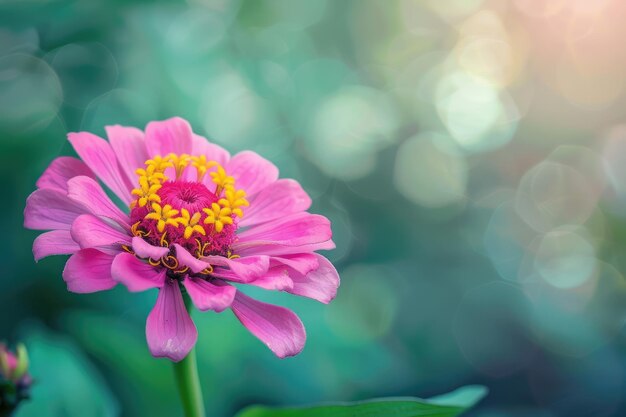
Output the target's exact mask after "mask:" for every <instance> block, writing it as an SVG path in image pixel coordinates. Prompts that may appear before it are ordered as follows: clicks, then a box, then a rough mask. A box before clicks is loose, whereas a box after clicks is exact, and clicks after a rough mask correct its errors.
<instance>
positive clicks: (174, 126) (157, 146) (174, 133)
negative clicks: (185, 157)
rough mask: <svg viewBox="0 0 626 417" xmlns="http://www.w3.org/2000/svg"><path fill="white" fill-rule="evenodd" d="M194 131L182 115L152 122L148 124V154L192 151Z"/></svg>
mask: <svg viewBox="0 0 626 417" xmlns="http://www.w3.org/2000/svg"><path fill="white" fill-rule="evenodd" d="M191 138H192V131H191V126H190V125H189V123H188V122H187V121H186V120H184V119H181V118H180V117H173V118H171V119H167V120H163V121H158V122H150V123H148V125H147V126H146V148H147V149H148V155H149V156H151V157H153V156H157V155H160V156H165V155H167V154H169V153H172V152H173V153H175V154H177V155H180V154H183V153H186V154H190V153H191V151H192V139H191Z"/></svg>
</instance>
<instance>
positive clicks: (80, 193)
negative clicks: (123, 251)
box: [67, 176, 130, 229]
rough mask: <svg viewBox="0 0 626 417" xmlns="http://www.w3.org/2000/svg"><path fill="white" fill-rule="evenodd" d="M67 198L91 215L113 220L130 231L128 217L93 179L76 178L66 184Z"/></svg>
mask: <svg viewBox="0 0 626 417" xmlns="http://www.w3.org/2000/svg"><path fill="white" fill-rule="evenodd" d="M67 196H68V197H69V198H70V199H72V200H74V201H75V202H77V203H79V204H82V205H83V206H85V207H86V208H87V210H89V212H90V213H91V214H94V215H96V216H104V217H108V218H110V219H113V220H115V221H116V222H117V223H119V224H120V225H122V226H124V227H126V228H128V229H130V225H129V223H128V222H129V220H130V219H129V217H128V215H127V214H125V213H124V212H123V211H122V210H120V209H119V207H117V206H116V205H115V204H114V203H113V202H112V201H111V199H110V198H109V196H108V195H106V193H105V192H104V190H103V189H102V187H100V184H98V183H97V182H96V181H95V180H94V179H92V178H89V177H84V176H78V177H74V178H72V179H70V180H69V181H68V182H67Z"/></svg>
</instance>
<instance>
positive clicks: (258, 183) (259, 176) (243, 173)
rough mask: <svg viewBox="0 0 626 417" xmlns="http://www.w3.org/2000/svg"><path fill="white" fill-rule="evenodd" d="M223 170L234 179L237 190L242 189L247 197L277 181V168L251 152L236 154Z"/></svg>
mask: <svg viewBox="0 0 626 417" xmlns="http://www.w3.org/2000/svg"><path fill="white" fill-rule="evenodd" d="M225 168H226V172H228V174H229V175H232V176H233V177H234V178H235V185H236V186H237V188H241V189H243V190H244V191H245V192H246V193H247V194H248V196H249V197H252V196H253V195H254V194H256V193H258V192H259V191H261V190H262V189H263V188H265V187H267V186H268V185H270V184H271V183H273V182H274V181H276V180H277V179H278V168H276V166H275V165H274V164H272V163H271V162H270V161H268V160H267V159H265V158H263V157H261V156H259V155H258V154H257V153H255V152H252V151H243V152H240V153H238V154H237V155H235V156H234V157H233V158H232V159H231V160H230V161H229V162H228V164H226V167H225Z"/></svg>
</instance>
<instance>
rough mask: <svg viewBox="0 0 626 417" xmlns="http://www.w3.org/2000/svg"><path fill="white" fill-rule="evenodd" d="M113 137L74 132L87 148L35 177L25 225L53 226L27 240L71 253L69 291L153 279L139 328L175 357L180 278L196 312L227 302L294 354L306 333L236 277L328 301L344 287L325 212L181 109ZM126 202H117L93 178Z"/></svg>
mask: <svg viewBox="0 0 626 417" xmlns="http://www.w3.org/2000/svg"><path fill="white" fill-rule="evenodd" d="M106 132H107V136H108V139H109V140H108V142H107V141H106V140H104V139H102V138H100V137H98V136H95V135H93V134H91V133H87V132H80V133H70V134H69V135H68V136H69V141H70V143H71V144H72V146H73V147H74V149H75V150H76V153H77V154H78V155H79V156H80V158H81V159H82V161H81V160H79V159H76V158H71V157H59V158H57V159H55V160H54V161H53V162H52V163H51V164H50V166H49V167H48V169H47V170H46V171H45V172H44V173H43V175H42V176H41V178H40V179H39V180H38V181H37V187H38V189H37V191H35V192H34V193H32V194H31V195H30V196H29V198H28V201H27V203H26V209H25V211H24V225H25V226H26V227H28V228H31V229H38V230H50V231H49V232H46V233H43V234H42V235H40V236H39V237H37V239H36V240H35V242H34V244H33V254H34V256H35V259H36V260H39V259H41V258H43V257H46V256H49V255H60V254H69V255H71V257H70V258H69V259H68V261H67V263H66V265H65V269H64V271H63V279H64V280H65V282H66V283H67V287H68V290H69V291H73V292H77V293H90V292H95V291H102V290H107V289H110V288H112V287H114V286H115V285H116V284H117V283H122V284H124V285H125V286H126V287H127V288H128V289H129V290H130V291H144V290H147V289H150V288H158V289H159V293H158V297H157V300H156V304H155V306H154V308H153V309H152V311H151V312H150V314H149V315H148V319H147V323H146V337H147V340H148V346H149V348H150V351H151V352H152V354H153V355H154V356H157V357H168V358H170V359H171V360H173V361H180V360H181V359H183V358H184V357H185V356H186V355H187V353H189V351H190V350H191V349H192V348H193V346H194V344H195V343H196V339H197V330H196V327H195V325H194V323H193V321H192V320H191V318H190V317H189V314H188V313H187V310H186V308H185V305H184V301H183V296H182V293H181V288H184V290H185V291H186V292H187V294H188V295H189V297H190V298H191V300H192V301H193V303H194V304H195V306H196V307H197V308H198V309H199V310H202V311H206V310H213V311H216V312H221V311H223V310H225V309H227V308H230V309H231V310H232V311H233V313H234V314H235V316H237V318H238V319H239V321H241V323H242V324H243V325H244V326H245V327H246V328H248V330H249V331H250V332H251V333H252V334H254V335H255V336H256V337H258V338H259V339H260V340H261V341H262V342H263V343H265V344H266V345H267V346H268V347H269V348H270V349H271V350H272V351H273V352H274V353H275V354H276V355H277V356H279V357H281V358H283V357H286V356H292V355H296V354H297V353H299V352H300V351H301V350H302V348H303V347H304V342H305V339H306V334H305V330H304V327H303V325H302V322H301V321H300V319H299V318H298V316H296V315H295V314H294V313H293V312H292V311H290V310H288V309H286V308H283V307H278V306H275V305H271V304H266V303H262V302H260V301H256V300H254V299H252V298H250V297H247V296H246V295H244V294H243V293H242V292H241V291H240V290H239V288H236V287H234V286H233V285H232V284H233V283H235V284H248V285H254V286H257V287H261V288H265V289H271V290H278V291H286V292H289V293H292V294H297V295H301V296H305V297H309V298H312V299H315V300H318V301H320V302H322V303H328V302H330V301H331V300H332V299H333V298H334V297H335V294H336V291H337V287H338V286H339V276H338V275H337V271H336V270H335V268H334V267H333V266H332V264H331V263H330V262H329V261H328V260H327V259H326V258H324V257H323V256H321V255H319V254H317V253H315V251H317V250H322V249H332V248H334V243H333V242H332V240H331V237H332V232H331V229H330V222H329V221H328V219H326V218H325V217H323V216H319V215H315V214H310V213H308V212H307V211H306V210H307V209H308V208H309V206H310V204H311V199H310V198H309V196H308V195H307V194H306V192H304V191H303V190H302V188H301V187H300V185H299V184H298V182H296V181H294V180H291V179H278V169H277V168H276V167H275V166H274V165H273V164H272V163H271V162H269V161H268V160H266V159H264V158H262V157H260V156H259V155H257V154H256V153H254V152H249V151H244V152H241V153H238V154H237V155H235V156H233V157H232V158H231V156H230V155H229V153H228V152H227V151H226V150H224V149H223V148H221V147H220V146H218V145H216V144H213V143H210V142H208V141H207V140H206V139H205V138H203V137H201V136H198V135H196V134H194V133H193V132H192V130H191V127H190V126H189V123H187V122H186V121H185V120H183V119H180V118H173V119H169V120H165V121H158V122H151V123H149V124H148V125H147V126H146V130H145V133H144V132H142V131H141V130H139V129H135V128H132V127H122V126H107V128H106ZM98 180H100V181H102V183H104V185H106V186H107V187H108V188H109V189H110V190H111V191H112V192H113V193H114V194H115V195H116V196H117V197H118V198H119V199H120V200H121V201H122V202H123V203H124V204H125V205H126V208H127V209H120V208H119V207H118V206H117V205H116V204H115V203H113V202H112V201H111V199H110V198H109V197H108V196H107V194H106V193H105V191H104V190H103V188H102V187H101V186H100V184H99V183H98Z"/></svg>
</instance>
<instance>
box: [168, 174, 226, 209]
mask: <svg viewBox="0 0 626 417" xmlns="http://www.w3.org/2000/svg"><path fill="white" fill-rule="evenodd" d="M157 194H158V195H159V196H160V197H161V202H162V204H164V205H165V204H169V205H171V206H172V207H173V208H175V209H177V210H180V209H186V210H188V211H189V212H190V213H197V212H201V211H202V209H203V208H206V207H211V204H213V203H217V201H218V199H217V196H216V195H215V193H214V192H211V191H209V189H208V188H206V186H205V185H204V184H201V183H199V182H191V181H166V182H164V183H163V184H162V185H161V188H160V189H159V191H157Z"/></svg>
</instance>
